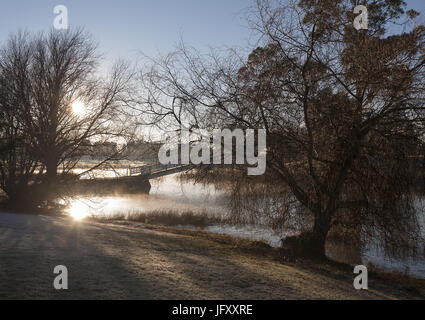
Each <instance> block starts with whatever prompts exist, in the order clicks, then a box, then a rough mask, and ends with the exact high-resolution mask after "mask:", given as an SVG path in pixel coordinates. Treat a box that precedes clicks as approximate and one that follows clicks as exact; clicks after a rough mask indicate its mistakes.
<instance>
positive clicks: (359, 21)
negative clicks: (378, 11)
mask: <svg viewBox="0 0 425 320" xmlns="http://www.w3.org/2000/svg"><path fill="white" fill-rule="evenodd" d="M354 13H355V14H358V16H356V18H355V19H354V22H353V25H354V28H355V29H356V30H367V29H368V13H367V8H366V7H365V6H363V5H359V6H357V7H355V8H354Z"/></svg>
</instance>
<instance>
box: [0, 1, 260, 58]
mask: <svg viewBox="0 0 425 320" xmlns="http://www.w3.org/2000/svg"><path fill="white" fill-rule="evenodd" d="M57 5H65V6H66V7H67V8H68V16H69V25H70V27H73V26H74V27H75V26H84V27H85V29H87V30H88V31H90V32H91V33H92V34H93V35H94V38H95V39H96V40H97V41H98V42H99V44H100V49H101V52H103V53H105V54H106V55H107V56H108V57H110V58H118V57H124V58H132V57H134V56H136V55H137V54H138V53H140V52H143V53H144V54H146V55H149V56H154V55H156V54H157V53H159V52H160V53H167V52H168V51H170V50H172V49H173V47H174V46H175V45H176V44H177V43H178V42H180V40H181V39H183V40H184V42H186V43H187V44H189V45H190V46H193V47H196V48H199V49H201V50H202V49H207V48H208V46H213V47H226V46H228V47H233V46H246V44H247V43H248V40H249V37H250V34H251V32H250V30H249V28H248V27H247V23H246V18H245V16H246V15H245V14H244V12H246V10H247V8H248V7H249V6H250V5H252V2H251V1H249V0H120V1H112V0H108V1H105V0H89V1H87V0H36V1H34V0H1V6H0V42H2V41H4V40H6V39H7V37H8V35H9V34H10V33H11V32H16V31H17V30H19V29H25V30H30V31H41V30H48V29H49V28H51V27H52V26H53V20H54V13H53V8H54V7H55V6H57Z"/></svg>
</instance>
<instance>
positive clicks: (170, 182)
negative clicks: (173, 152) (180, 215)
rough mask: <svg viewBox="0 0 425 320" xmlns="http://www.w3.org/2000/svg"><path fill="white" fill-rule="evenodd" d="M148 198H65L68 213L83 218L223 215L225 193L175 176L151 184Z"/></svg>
mask: <svg viewBox="0 0 425 320" xmlns="http://www.w3.org/2000/svg"><path fill="white" fill-rule="evenodd" d="M151 184H152V188H151V191H150V194H149V195H146V194H136V195H134V194H133V195H119V196H107V197H78V198H72V199H67V202H68V209H67V211H68V213H69V214H70V215H71V216H72V217H74V218H75V217H78V218H79V219H83V218H84V217H87V216H113V215H129V214H133V213H147V212H154V211H161V212H169V211H173V212H174V211H176V212H182V211H192V212H195V213H196V212H199V213H203V212H208V213H209V214H212V215H216V216H223V215H224V214H225V213H226V211H225V205H226V201H227V198H226V194H225V192H224V191H222V190H218V189H216V188H215V187H214V186H213V185H207V186H200V185H198V184H197V185H195V184H194V183H193V182H184V181H181V180H180V179H179V178H178V174H175V175H170V176H166V177H163V178H161V179H155V180H152V181H151Z"/></svg>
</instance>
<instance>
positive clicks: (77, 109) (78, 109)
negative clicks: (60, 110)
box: [72, 100, 86, 116]
mask: <svg viewBox="0 0 425 320" xmlns="http://www.w3.org/2000/svg"><path fill="white" fill-rule="evenodd" d="M85 112H86V106H85V105H84V103H83V102H82V101H80V100H76V101H74V102H73V103H72V113H73V114H75V115H76V116H82V115H84V113H85Z"/></svg>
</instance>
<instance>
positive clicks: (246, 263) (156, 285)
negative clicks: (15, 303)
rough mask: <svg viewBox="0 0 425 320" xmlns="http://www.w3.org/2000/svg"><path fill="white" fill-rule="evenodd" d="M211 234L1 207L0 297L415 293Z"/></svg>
mask: <svg viewBox="0 0 425 320" xmlns="http://www.w3.org/2000/svg"><path fill="white" fill-rule="evenodd" d="M204 235H205V234H204ZM214 237H215V236H214ZM214 237H211V238H209V237H208V236H196V233H179V232H175V231H173V230H171V229H167V228H160V227H159V228H155V227H147V226H143V225H135V224H101V223H94V222H76V221H73V220H72V219H67V218H57V217H43V216H33V215H11V214H1V213H0V299H15V298H21V299H28V298H30V299H52V298H53V299H359V298H366V299H387V298H410V297H415V296H410V295H409V293H408V292H405V291H403V290H398V289H394V288H393V287H391V285H390V284H388V283H386V282H385V283H381V282H379V281H371V282H370V284H369V286H370V290H369V291H362V292H359V291H356V290H354V288H353V286H352V281H353V274H352V273H348V272H345V273H344V272H341V273H339V274H335V273H328V272H326V271H323V270H321V271H320V270H316V269H314V268H308V267H302V266H296V265H291V264H287V265H286V264H281V263H279V262H277V261H276V260H275V259H272V258H270V257H265V258H261V257H259V256H258V254H257V255H256V254H250V253H248V252H246V251H243V250H240V249H238V248H236V247H235V246H234V244H232V243H231V242H229V243H226V241H217V239H220V237H218V236H217V237H218V238H217V239H216V238H214ZM223 239H224V238H223ZM56 265H65V266H67V268H68V271H69V290H67V291H57V290H54V289H53V279H54V277H55V275H54V274H53V269H54V267H55V266H56Z"/></svg>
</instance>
